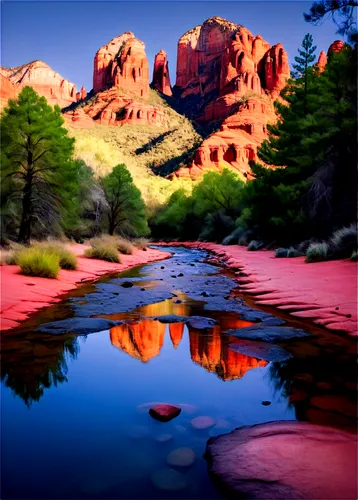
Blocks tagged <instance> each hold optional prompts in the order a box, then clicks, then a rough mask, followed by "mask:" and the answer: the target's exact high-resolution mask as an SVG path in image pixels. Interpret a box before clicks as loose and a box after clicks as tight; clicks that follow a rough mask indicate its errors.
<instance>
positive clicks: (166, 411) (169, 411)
mask: <svg viewBox="0 0 358 500" xmlns="http://www.w3.org/2000/svg"><path fill="white" fill-rule="evenodd" d="M180 412H181V408H179V406H174V405H168V404H159V405H156V406H153V407H152V408H150V410H149V415H151V416H152V417H153V418H155V419H156V420H160V421H161V422H168V421H169V420H172V419H173V418H175V417H177V416H178V415H179V413H180Z"/></svg>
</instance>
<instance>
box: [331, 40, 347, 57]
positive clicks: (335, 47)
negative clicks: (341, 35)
mask: <svg viewBox="0 0 358 500" xmlns="http://www.w3.org/2000/svg"><path fill="white" fill-rule="evenodd" d="M344 46H345V43H344V42H343V41H342V40H335V41H334V42H333V43H331V45H330V46H329V49H328V56H330V55H331V54H332V53H334V52H340V51H341V50H342V49H343V47H344Z"/></svg>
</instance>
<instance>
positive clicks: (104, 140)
mask: <svg viewBox="0 0 358 500" xmlns="http://www.w3.org/2000/svg"><path fill="white" fill-rule="evenodd" d="M137 100H141V99H140V98H137ZM145 102H146V103H148V104H152V105H157V106H158V105H160V106H161V107H162V108H163V110H164V112H165V115H166V117H167V126H166V127H155V126H145V125H132V124H130V125H123V126H121V127H114V126H111V125H101V124H95V125H94V127H92V128H90V129H75V128H71V127H68V129H69V134H70V136H72V137H74V138H75V139H76V142H75V158H76V159H81V160H83V161H84V162H85V163H86V164H87V165H88V166H89V167H90V168H92V170H93V172H94V173H95V175H96V176H104V175H107V174H108V173H110V172H111V171H112V169H113V167H114V166H116V165H118V164H120V163H124V164H125V165H126V166H127V168H128V170H129V171H130V173H131V175H132V177H133V179H134V183H135V184H136V186H137V187H138V188H139V189H140V191H141V193H142V196H143V198H144V200H145V202H146V205H147V206H148V209H149V211H151V210H154V209H155V208H156V207H157V206H158V205H161V204H163V203H165V202H166V200H167V199H168V198H169V197H170V195H171V194H172V193H173V192H174V191H175V190H176V189H178V188H179V187H184V189H185V190H187V191H188V192H189V191H190V190H191V181H190V180H189V181H184V180H181V181H179V180H178V181H173V182H172V181H169V180H167V179H165V178H164V177H163V176H165V175H166V174H169V173H170V172H172V171H174V170H176V169H178V168H179V167H181V166H182V165H183V164H184V162H185V161H186V160H188V158H189V157H190V155H191V154H192V153H193V151H194V150H195V149H196V148H197V147H198V146H199V144H200V142H201V140H202V137H201V136H200V135H199V134H198V133H197V132H196V131H195V129H194V127H193V125H192V123H191V122H190V121H189V120H188V119H187V118H186V117H185V116H182V115H180V114H179V113H177V112H176V111H174V110H173V109H172V108H171V107H170V106H169V105H168V104H167V103H166V101H165V100H164V99H163V98H162V97H161V96H160V95H159V94H158V93H157V92H156V91H155V90H153V89H151V90H150V96H149V99H148V100H146V101H145Z"/></svg>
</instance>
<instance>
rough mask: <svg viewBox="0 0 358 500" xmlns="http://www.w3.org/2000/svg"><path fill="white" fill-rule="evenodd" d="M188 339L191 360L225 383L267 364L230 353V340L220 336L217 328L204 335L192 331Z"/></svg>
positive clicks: (225, 336)
mask: <svg viewBox="0 0 358 500" xmlns="http://www.w3.org/2000/svg"><path fill="white" fill-rule="evenodd" d="M189 339H190V355H191V359H192V360H193V361H194V362H195V363H198V364H199V365H200V366H202V367H203V368H205V370H207V371H209V372H211V373H216V375H217V376H218V377H219V378H221V379H222V380H225V381H226V380H235V379H240V378H242V377H243V376H244V375H245V373H246V372H247V371H249V370H251V369H253V368H259V367H264V366H266V365H267V364H268V363H267V361H263V360H259V359H256V358H252V357H250V356H246V355H244V354H240V353H238V352H235V351H232V350H231V349H230V348H229V345H230V342H231V340H232V339H230V337H229V336H228V335H221V333H220V330H219V329H218V328H217V327H216V328H214V329H213V331H210V332H207V333H205V334H202V333H200V332H197V331H195V330H192V331H190V332H189Z"/></svg>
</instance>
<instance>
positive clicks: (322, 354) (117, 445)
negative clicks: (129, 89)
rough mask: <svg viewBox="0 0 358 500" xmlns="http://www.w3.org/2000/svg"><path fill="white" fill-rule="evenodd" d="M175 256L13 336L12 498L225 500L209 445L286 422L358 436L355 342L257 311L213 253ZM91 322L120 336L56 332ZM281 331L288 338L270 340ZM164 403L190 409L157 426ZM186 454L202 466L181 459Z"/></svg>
mask: <svg viewBox="0 0 358 500" xmlns="http://www.w3.org/2000/svg"><path fill="white" fill-rule="evenodd" d="M166 250H168V251H172V252H173V256H172V257H171V258H170V259H167V260H165V261H162V262H156V263H153V264H148V265H144V266H139V267H136V268H132V269H130V270H128V271H125V272H123V273H119V274H116V275H110V276H106V277H104V278H102V279H101V280H100V281H98V282H96V283H92V284H86V285H84V286H82V287H80V288H78V289H77V290H76V291H74V292H71V293H69V295H68V296H67V297H66V298H65V299H64V300H63V301H62V302H61V303H59V304H56V305H54V306H51V307H49V308H47V309H45V310H43V311H40V312H39V313H37V314H36V315H34V316H32V317H31V318H30V319H29V320H28V321H26V322H24V323H23V324H22V325H21V327H19V328H17V329H15V330H12V331H11V334H10V332H9V334H7V335H5V336H4V337H3V339H2V344H1V362H2V391H1V400H2V401H1V402H2V489H3V491H2V498H4V499H5V498H8V499H10V498H11V499H15V498H16V499H18V498H21V499H52V498H57V499H60V498H61V499H85V498H86V499H87V498H93V499H113V498H118V499H132V498H133V499H167V498H178V499H179V498H180V499H219V498H224V497H223V496H222V494H221V492H220V491H218V490H217V489H216V487H215V485H214V484H213V483H212V481H211V479H210V477H209V475H208V473H207V467H206V462H205V460H204V458H203V453H204V451H205V446H206V442H207V440H208V438H209V437H211V436H217V435H219V434H223V433H226V432H230V431H231V430H233V429H235V428H237V427H239V426H242V425H253V424H257V423H263V422H269V421H277V420H301V421H309V422H312V423H317V424H320V425H326V426H329V427H336V428H340V429H344V430H346V431H349V432H354V431H355V428H356V403H355V398H356V390H357V382H356V342H355V341H354V340H352V339H350V338H346V337H344V336H342V335H339V334H334V333H332V332H327V331H325V330H324V329H320V328H319V327H317V328H316V327H312V326H308V325H307V324H306V323H305V322H304V321H295V322H292V318H290V317H288V315H287V316H285V315H284V313H280V314H279V316H278V315H277V313H275V311H273V310H271V309H269V308H260V309H259V308H257V307H255V306H254V305H253V304H252V303H251V302H250V300H249V299H247V298H246V297H245V296H243V295H242V294H240V293H239V292H238V290H237V283H236V281H235V279H234V276H233V275H232V274H230V272H229V271H227V270H224V269H222V268H221V267H218V266H215V265H213V264H211V263H209V262H207V260H208V254H207V253H206V252H205V251H201V250H194V249H184V248H167V249H166ZM173 315H174V317H173ZM193 317H195V318H197V320H196V323H195V322H194V323H193V322H190V318H193ZM73 318H77V320H76V321H77V322H76V323H74V322H73ZM88 318H92V320H93V321H92V323H91V324H95V323H94V321H95V318H97V319H99V320H100V321H106V320H107V321H109V322H110V328H106V329H103V328H102V329H101V331H94V332H92V333H88V334H87V333H86V331H81V332H80V334H74V333H71V326H68V327H67V333H66V332H65V333H59V332H58V331H55V330H54V329H53V326H52V327H48V326H47V327H46V325H48V324H49V323H53V322H61V321H62V322H63V321H68V323H67V324H68V325H71V324H72V325H75V324H76V325H78V324H80V323H81V321H82V323H83V324H87V323H85V322H86V321H87V319H88ZM202 318H206V319H207V320H208V319H210V320H212V323H213V324H212V325H211V326H210V327H209V328H206V327H205V328H203V324H204V323H205V321H204V320H203V319H202ZM71 321H72V323H71ZM61 324H63V323H61ZM98 324H102V323H101V322H99V323H98ZM206 326H207V325H206ZM72 327H73V328H75V327H74V326H72ZM94 329H95V328H94ZM255 329H256V330H255ZM280 329H281V330H280ZM255 332H256V333H255ZM260 332H261V334H260ZM275 332H276V333H275ZM277 332H278V334H279V333H280V332H283V333H285V332H286V333H285V334H288V333H289V334H290V335H289V337H290V338H285V336H283V337H279V338H278V339H277V338H275V339H274V340H272V339H269V340H270V341H269V342H267V338H264V337H265V335H266V336H267V335H268V333H269V334H271V335H276V336H277ZM287 332H288V333H287ZM299 332H301V333H299ZM77 333H78V332H77ZM248 335H249V337H250V336H251V337H250V338H249V339H248ZM260 335H261V337H260ZM252 336H253V337H252ZM245 338H246V340H245V342H244V341H243V339H245ZM263 341H264V345H263ZM255 342H256V344H255ZM267 345H269V346H274V347H275V348H274V349H273V348H272V347H270V348H267ZM253 354H255V355H253ZM158 402H164V403H170V404H174V405H178V406H180V407H181V409H182V411H181V413H180V415H179V416H178V417H176V418H175V419H173V420H171V421H170V422H166V423H163V422H158V421H156V420H154V419H153V418H152V417H151V416H150V415H149V413H148V410H149V408H150V407H151V406H152V405H153V404H155V403H158ZM198 417H208V418H207V419H206V422H207V425H206V426H204V428H202V429H198V428H197V426H196V425H195V419H197V418H198ZM196 421H197V420H196ZM183 447H185V448H189V449H190V450H192V451H193V452H194V454H195V458H194V460H193V462H192V463H191V464H190V465H186V466H173V465H171V464H170V459H168V456H169V455H170V453H171V452H172V451H173V450H176V449H178V448H183ZM168 461H169V463H168Z"/></svg>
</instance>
